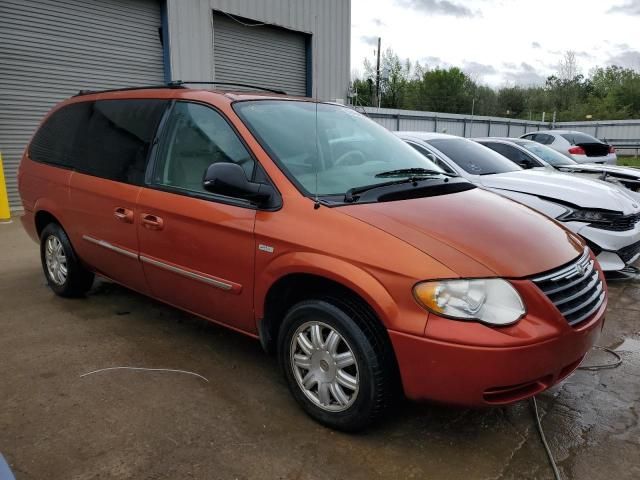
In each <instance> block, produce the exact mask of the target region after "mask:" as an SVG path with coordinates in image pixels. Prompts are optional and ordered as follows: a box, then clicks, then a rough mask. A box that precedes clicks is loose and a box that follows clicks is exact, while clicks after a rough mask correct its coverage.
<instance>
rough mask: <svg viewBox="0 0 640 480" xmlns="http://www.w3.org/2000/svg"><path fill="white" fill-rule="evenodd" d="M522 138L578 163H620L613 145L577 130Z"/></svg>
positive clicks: (547, 132) (551, 132) (532, 133)
mask: <svg viewBox="0 0 640 480" xmlns="http://www.w3.org/2000/svg"><path fill="white" fill-rule="evenodd" d="M520 138H525V139H527V140H533V141H534V142H538V143H541V144H543V145H546V146H547V147H551V148H553V149H554V150H557V151H558V152H560V153H562V154H564V155H566V156H567V157H569V158H572V159H573V160H575V161H576V162H578V163H607V164H609V165H615V164H616V163H617V162H618V156H617V155H616V149H615V148H613V147H612V146H611V145H609V144H608V143H605V142H602V141H600V140H598V139H597V138H595V137H592V136H591V135H587V134H586V133H583V132H577V131H575V130H541V131H539V132H531V133H525V134H524V135H522V136H521V137H520Z"/></svg>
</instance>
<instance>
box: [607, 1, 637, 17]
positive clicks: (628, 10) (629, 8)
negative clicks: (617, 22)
mask: <svg viewBox="0 0 640 480" xmlns="http://www.w3.org/2000/svg"><path fill="white" fill-rule="evenodd" d="M608 13H623V14H626V15H640V0H629V1H627V2H626V3H623V4H622V5H614V6H613V7H611V8H610V9H609V10H608Z"/></svg>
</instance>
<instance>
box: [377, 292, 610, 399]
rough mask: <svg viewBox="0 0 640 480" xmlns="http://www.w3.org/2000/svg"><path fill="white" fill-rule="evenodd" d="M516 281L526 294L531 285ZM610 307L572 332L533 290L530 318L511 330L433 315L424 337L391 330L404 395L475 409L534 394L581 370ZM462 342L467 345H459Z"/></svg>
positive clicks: (529, 300)
mask: <svg viewBox="0 0 640 480" xmlns="http://www.w3.org/2000/svg"><path fill="white" fill-rule="evenodd" d="M513 283H514V284H515V285H516V287H517V288H518V290H519V291H521V293H522V290H521V287H523V285H524V284H525V283H526V282H524V281H521V282H513ZM518 283H519V284H520V285H517V284H518ZM529 283H530V282H529ZM524 289H529V290H530V289H531V285H524ZM606 306H607V302H606V301H605V302H604V303H603V304H602V305H601V306H600V308H599V309H598V311H597V312H596V313H594V314H593V315H592V316H591V317H590V318H589V319H587V320H585V321H584V322H582V323H580V324H578V325H576V326H575V327H571V326H570V325H569V324H568V323H567V322H566V320H565V319H564V318H563V317H562V316H561V315H560V313H559V312H558V311H557V310H556V309H555V307H553V306H552V304H550V302H549V301H548V300H547V299H546V297H545V296H544V294H542V293H541V292H539V294H537V293H535V292H534V293H533V295H531V296H530V297H529V298H528V299H527V308H528V313H527V315H526V316H525V317H524V318H523V319H522V320H520V322H518V323H517V324H515V325H514V326H512V327H502V328H495V327H487V326H483V325H480V324H478V323H474V322H458V321H452V320H446V319H443V318H440V317H437V316H434V315H430V316H429V320H428V322H427V328H426V330H425V337H418V336H414V335H408V334H405V333H400V332H395V331H389V335H390V338H391V342H392V344H393V347H394V350H395V352H396V358H397V361H398V367H399V370H400V376H401V378H402V384H403V387H404V392H405V394H406V396H407V397H408V398H410V399H413V400H431V401H436V402H442V403H447V404H455V405H461V406H471V407H477V406H490V405H503V404H509V403H513V402H516V401H519V400H522V399H525V398H528V397H531V396H533V395H536V394H537V393H539V392H541V391H543V390H546V389H547V388H549V387H551V386H553V385H554V384H556V383H558V382H559V381H560V380H562V379H563V378H565V377H566V376H568V375H569V374H570V373H571V372H573V371H574V370H575V369H576V368H577V367H578V365H579V364H580V362H581V361H582V359H583V358H584V356H585V355H586V354H587V352H588V351H589V350H590V349H591V347H592V346H593V345H594V343H595V342H596V340H597V339H598V337H599V335H600V332H601V330H602V327H603V325H604V314H605V310H606ZM464 337H466V338H468V343H463V342H462V341H461V340H462V339H463V338H464ZM501 345H504V346H501Z"/></svg>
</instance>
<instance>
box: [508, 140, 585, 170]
mask: <svg viewBox="0 0 640 480" xmlns="http://www.w3.org/2000/svg"><path fill="white" fill-rule="evenodd" d="M515 143H516V144H517V145H520V146H521V147H523V148H526V149H527V150H529V151H530V152H531V153H533V154H534V155H537V156H538V157H540V158H541V159H542V160H544V161H545V162H547V163H548V164H549V165H553V166H554V167H559V166H561V165H574V164H576V163H577V162H575V161H573V160H572V159H570V158H569V157H567V156H565V155H562V154H561V153H559V152H557V151H555V150H554V149H553V148H549V147H545V146H544V145H540V144H539V143H533V142H532V143H529V142H515Z"/></svg>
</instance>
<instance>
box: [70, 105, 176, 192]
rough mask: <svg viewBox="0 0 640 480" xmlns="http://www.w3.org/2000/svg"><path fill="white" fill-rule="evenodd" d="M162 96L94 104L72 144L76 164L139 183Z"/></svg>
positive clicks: (93, 172)
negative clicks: (156, 98) (89, 117)
mask: <svg viewBox="0 0 640 480" xmlns="http://www.w3.org/2000/svg"><path fill="white" fill-rule="evenodd" d="M166 105H167V102H166V101H165V100H146V99H145V100H104V101H98V102H95V103H94V104H93V110H92V114H91V119H90V121H89V122H88V124H85V125H81V126H80V130H79V135H78V141H77V142H76V144H75V148H74V150H75V154H76V168H77V169H78V170H80V171H82V172H84V173H87V174H89V175H95V176H97V177H102V178H107V179H109V180H115V181H120V182H126V183H133V184H142V183H143V181H144V172H145V169H146V164H147V156H148V153H149V147H150V146H151V142H152V141H153V136H154V133H155V130H156V127H157V126H158V122H159V121H160V118H161V117H162V113H163V112H164V109H165V107H166Z"/></svg>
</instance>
